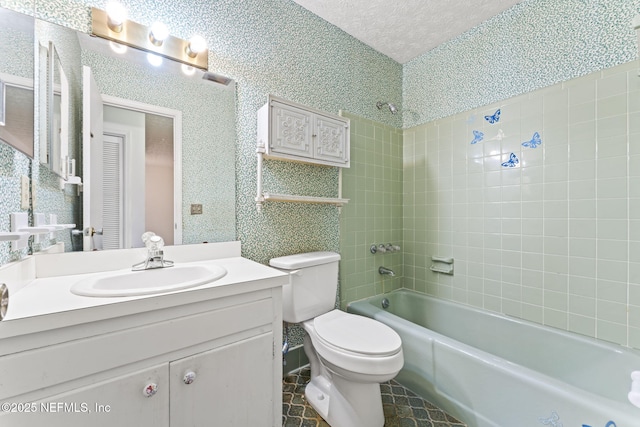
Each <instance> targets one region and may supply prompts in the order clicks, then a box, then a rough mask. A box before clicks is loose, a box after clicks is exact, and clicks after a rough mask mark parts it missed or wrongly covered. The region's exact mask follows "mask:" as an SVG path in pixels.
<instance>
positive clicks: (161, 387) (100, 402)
mask: <svg viewBox="0 0 640 427" xmlns="http://www.w3.org/2000/svg"><path fill="white" fill-rule="evenodd" d="M168 376H169V364H168V363H163V364H160V365H156V366H154V367H151V368H148V369H144V370H140V371H137V372H133V373H130V374H125V375H123V376H120V377H116V378H112V379H108V380H106V381H100V382H96V383H94V384H91V385H88V386H85V387H80V388H77V389H73V390H70V391H68V392H66V393H62V394H57V395H55V396H51V397H49V398H46V399H43V400H41V401H35V402H25V403H22V404H20V405H22V406H20V412H19V413H18V412H15V413H11V412H5V413H2V412H0V425H1V426H3V427H4V426H6V427H35V426H47V427H87V426H91V427H115V426H154V427H169V380H168ZM17 408H18V407H16V411H17ZM174 425H176V426H186V425H187V424H180V423H178V424H174Z"/></svg>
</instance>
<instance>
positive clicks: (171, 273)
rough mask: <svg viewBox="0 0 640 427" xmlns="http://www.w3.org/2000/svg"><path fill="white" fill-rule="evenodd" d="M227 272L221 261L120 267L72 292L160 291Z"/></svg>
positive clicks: (87, 280) (104, 294) (97, 294)
mask: <svg viewBox="0 0 640 427" xmlns="http://www.w3.org/2000/svg"><path fill="white" fill-rule="evenodd" d="M225 274H227V270H226V269H225V268H224V267H220V266H218V265H201V264H197V265H175V266H173V267H165V268H155V269H151V270H141V271H131V270H118V271H111V272H106V273H101V274H99V275H95V276H91V277H87V278H85V279H82V280H80V281H79V282H78V283H76V284H74V285H73V286H72V287H71V292H72V293H74V294H76V295H81V296H87V297H128V296H135V295H149V294H159V293H162V292H171V291H177V290H181V289H187V288H193V287H195V286H200V285H204V284H205V283H209V282H213V281H214V280H218V279H220V278H221V277H223V276H224V275H225Z"/></svg>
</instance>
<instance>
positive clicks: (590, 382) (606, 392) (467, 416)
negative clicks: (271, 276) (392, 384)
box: [347, 289, 640, 427]
mask: <svg viewBox="0 0 640 427" xmlns="http://www.w3.org/2000/svg"><path fill="white" fill-rule="evenodd" d="M383 298H385V299H387V300H388V301H389V307H388V308H387V309H386V310H385V309H383V308H382V306H381V305H382V301H383ZM347 311H349V312H351V313H356V314H361V315H365V316H368V317H372V318H374V319H377V320H379V321H381V322H383V323H385V324H387V325H389V326H390V327H391V328H393V329H394V330H396V332H398V334H399V335H400V337H401V338H402V346H403V352H404V358H405V363H404V368H403V369H402V371H401V372H400V374H398V377H397V378H396V380H397V381H398V382H400V383H401V384H403V385H404V386H406V387H407V388H409V389H411V390H413V391H414V392H416V393H417V394H419V395H421V396H422V397H424V398H425V399H427V400H428V401H431V402H432V403H434V404H435V405H437V406H439V407H440V408H442V409H444V410H445V411H447V412H449V413H450V414H451V415H453V416H455V417H457V418H458V419H460V420H461V421H464V422H465V423H466V424H467V425H468V426H469V427H485V426H491V427H534V426H537V427H540V426H545V425H546V426H551V427H638V426H640V408H637V407H635V406H633V405H632V404H631V403H629V401H628V399H627V394H628V393H629V391H630V389H631V376H630V375H631V372H632V371H636V370H640V352H639V351H636V350H632V349H628V348H624V347H621V346H617V345H613V344H607V343H603V342H600V341H598V340H595V339H592V338H587V337H583V336H580V335H577V334H573V333H570V332H565V331H561V330H558V329H554V328H550V327H546V326H542V325H538V324H535V323H531V322H527V321H523V320H519V319H514V318H510V317H507V316H503V315H498V314H494V313H490V312H488V311H484V310H479V309H475V308H472V307H469V306H465V305H461V304H457V303H453V302H449V301H445V300H441V299H438V298H432V297H429V296H427V295H424V294H420V293H417V292H413V291H409V290H405V289H401V290H398V291H394V292H391V293H389V294H385V295H380V296H376V297H372V298H369V299H367V300H362V301H357V302H354V303H351V304H350V305H349V306H348V308H347Z"/></svg>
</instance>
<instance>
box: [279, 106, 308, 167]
mask: <svg viewBox="0 0 640 427" xmlns="http://www.w3.org/2000/svg"><path fill="white" fill-rule="evenodd" d="M271 109H272V112H271V132H272V134H271V140H270V144H271V147H270V148H271V150H273V152H275V153H283V154H292V155H294V156H301V157H307V158H309V157H313V152H312V151H311V150H312V146H311V132H312V130H313V129H312V125H311V121H312V117H313V116H312V114H311V113H310V112H308V111H305V110H301V109H299V108H296V107H292V106H290V105H287V104H281V103H279V102H276V101H272V102H271Z"/></svg>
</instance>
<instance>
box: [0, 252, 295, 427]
mask: <svg viewBox="0 0 640 427" xmlns="http://www.w3.org/2000/svg"><path fill="white" fill-rule="evenodd" d="M105 252H106V251H105ZM223 265H225V267H226V268H227V270H228V273H227V275H226V276H225V277H224V278H222V279H220V280H219V283H221V284H220V285H218V286H211V287H210V288H206V287H205V288H202V289H195V290H191V291H185V292H179V293H173V294H166V295H159V296H156V297H151V298H141V299H137V300H130V301H126V302H123V303H119V304H110V305H109V304H107V305H103V306H96V307H91V308H86V309H81V310H77V311H76V312H75V313H74V312H73V311H67V312H61V313H56V314H52V315H51V316H52V317H51V318H50V319H49V321H47V319H46V317H47V316H42V318H37V317H34V318H27V319H24V323H22V321H21V320H15V321H10V322H3V323H0V403H4V402H6V403H8V404H9V405H10V406H3V407H2V411H0V426H2V427H40V426H45V425H46V426H48V427H76V426H77V427H86V426H89V425H90V426H93V427H96V426H97V427H113V426H138V425H140V426H141V425H153V426H160V427H184V426H196V427H197V426H202V427H205V426H206V427H209V426H225V427H226V426H238V427H244V426H251V427H274V426H280V425H281V424H282V419H281V410H282V388H281V384H282V360H281V352H280V348H281V345H282V292H281V286H282V285H283V284H284V283H286V277H285V276H284V275H283V274H282V273H280V272H278V271H276V270H273V269H270V268H268V267H265V266H261V265H259V264H256V263H252V262H250V261H248V260H244V259H242V258H239V257H238V258H229V259H228V260H225V262H224V264H223ZM142 274H144V273H142ZM241 276H242V277H243V278H244V279H243V281H238V278H239V277H241ZM46 280H47V281H45V282H43V283H42V284H43V286H49V287H51V286H53V287H56V286H64V287H66V288H68V287H69V286H70V285H69V284H68V281H69V279H68V278H64V277H63V278H51V279H46ZM225 280H226V282H225ZM236 282H237V283H236ZM214 283H215V282H214ZM98 319H99V320H98ZM36 324H37V326H34V327H33V328H32V325H36ZM29 329H30V330H29ZM6 403H5V405H6Z"/></svg>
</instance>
